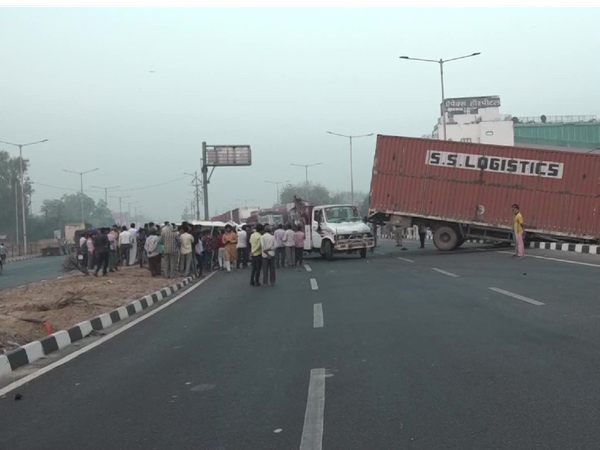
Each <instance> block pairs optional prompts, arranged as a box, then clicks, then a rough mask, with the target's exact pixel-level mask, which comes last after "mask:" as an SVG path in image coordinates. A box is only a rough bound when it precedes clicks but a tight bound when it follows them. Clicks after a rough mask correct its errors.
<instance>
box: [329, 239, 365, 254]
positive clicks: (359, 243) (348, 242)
mask: <svg viewBox="0 0 600 450" xmlns="http://www.w3.org/2000/svg"><path fill="white" fill-rule="evenodd" d="M372 247H375V240H374V239H373V238H367V239H345V240H343V241H337V242H336V243H335V245H334V250H338V251H346V250H360V249H362V248H372Z"/></svg>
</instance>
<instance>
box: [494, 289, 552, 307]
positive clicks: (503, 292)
mask: <svg viewBox="0 0 600 450" xmlns="http://www.w3.org/2000/svg"><path fill="white" fill-rule="evenodd" d="M490 290H492V291H494V292H498V293H499V294H504V295H508V296H509V297H512V298H516V299H518V300H522V301H524V302H527V303H531V304H532V305H535V306H544V305H545V303H542V302H538V301H537V300H534V299H532V298H528V297H523V296H522V295H519V294H515V293H514V292H510V291H505V290H504V289H500V288H496V287H491V288H490Z"/></svg>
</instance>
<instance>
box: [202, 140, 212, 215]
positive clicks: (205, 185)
mask: <svg viewBox="0 0 600 450" xmlns="http://www.w3.org/2000/svg"><path fill="white" fill-rule="evenodd" d="M202 192H203V194H204V220H209V216H210V214H209V212H208V166H207V165H206V141H203V142H202Z"/></svg>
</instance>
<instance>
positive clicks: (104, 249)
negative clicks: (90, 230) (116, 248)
mask: <svg viewBox="0 0 600 450" xmlns="http://www.w3.org/2000/svg"><path fill="white" fill-rule="evenodd" d="M109 231H110V230H109V229H108V228H100V230H98V233H97V234H96V236H94V250H95V252H96V270H95V271H94V276H95V277H97V276H98V272H99V271H100V267H102V276H104V277H105V276H106V270H107V269H108V253H109V252H110V243H109V241H108V232H109Z"/></svg>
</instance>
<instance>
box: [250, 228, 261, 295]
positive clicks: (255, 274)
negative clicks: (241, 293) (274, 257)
mask: <svg viewBox="0 0 600 450" xmlns="http://www.w3.org/2000/svg"><path fill="white" fill-rule="evenodd" d="M263 229H264V227H263V225H262V223H258V224H256V228H255V229H254V233H252V235H251V236H250V253H251V254H252V273H251V274H250V286H260V270H261V268H262V248H261V245H260V238H261V236H262V234H261V233H262V230H263Z"/></svg>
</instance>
